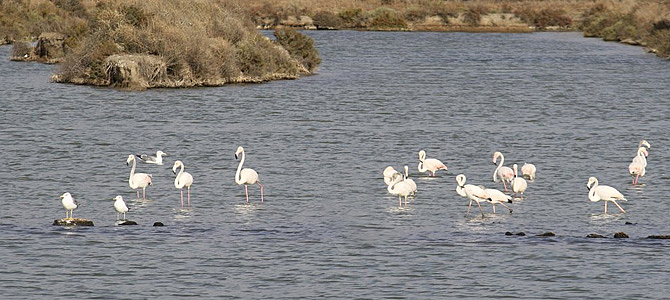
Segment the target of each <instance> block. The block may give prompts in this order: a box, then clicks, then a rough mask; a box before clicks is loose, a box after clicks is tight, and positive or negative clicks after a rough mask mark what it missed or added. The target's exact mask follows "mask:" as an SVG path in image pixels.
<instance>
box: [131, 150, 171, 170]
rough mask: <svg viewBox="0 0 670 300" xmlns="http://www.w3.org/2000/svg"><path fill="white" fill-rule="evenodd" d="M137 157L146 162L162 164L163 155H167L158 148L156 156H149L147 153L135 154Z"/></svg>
mask: <svg viewBox="0 0 670 300" xmlns="http://www.w3.org/2000/svg"><path fill="white" fill-rule="evenodd" d="M136 156H137V158H139V159H140V160H141V161H143V162H145V163H148V164H155V165H159V166H162V165H163V156H167V153H165V152H163V151H161V150H158V151H156V156H151V155H148V154H136Z"/></svg>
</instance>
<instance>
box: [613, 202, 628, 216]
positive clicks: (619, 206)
mask: <svg viewBox="0 0 670 300" xmlns="http://www.w3.org/2000/svg"><path fill="white" fill-rule="evenodd" d="M612 202H613V203H614V204H615V205H616V207H618V208H619V209H620V210H621V212H622V213H624V214H625V213H626V211H625V210H623V208H622V207H621V205H619V203H616V201H612Z"/></svg>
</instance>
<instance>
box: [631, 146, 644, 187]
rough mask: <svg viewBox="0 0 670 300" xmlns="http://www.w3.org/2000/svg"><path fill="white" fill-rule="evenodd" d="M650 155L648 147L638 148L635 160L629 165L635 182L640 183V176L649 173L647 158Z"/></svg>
mask: <svg viewBox="0 0 670 300" xmlns="http://www.w3.org/2000/svg"><path fill="white" fill-rule="evenodd" d="M647 155H648V153H647V149H646V148H644V147H640V148H638V149H637V156H635V158H633V161H632V162H631V163H630V164H629V165H628V174H630V175H631V176H632V178H633V184H637V183H638V179H639V178H640V177H644V175H645V174H646V173H647V159H646V156H647Z"/></svg>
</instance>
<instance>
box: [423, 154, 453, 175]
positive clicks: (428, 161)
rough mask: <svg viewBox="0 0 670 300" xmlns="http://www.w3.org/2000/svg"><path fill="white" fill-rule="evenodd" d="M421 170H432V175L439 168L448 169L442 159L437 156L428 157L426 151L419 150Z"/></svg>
mask: <svg viewBox="0 0 670 300" xmlns="http://www.w3.org/2000/svg"><path fill="white" fill-rule="evenodd" d="M418 169H419V172H421V173H424V172H430V173H431V176H435V172H437V170H445V171H446V170H447V166H446V165H444V164H443V163H442V162H441V161H440V160H438V159H435V158H426V151H424V150H421V151H419V165H418Z"/></svg>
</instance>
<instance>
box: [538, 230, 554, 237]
mask: <svg viewBox="0 0 670 300" xmlns="http://www.w3.org/2000/svg"><path fill="white" fill-rule="evenodd" d="M537 236H556V234H555V233H553V232H551V231H549V232H545V233H543V234H538V235H537Z"/></svg>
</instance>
